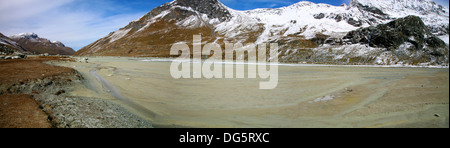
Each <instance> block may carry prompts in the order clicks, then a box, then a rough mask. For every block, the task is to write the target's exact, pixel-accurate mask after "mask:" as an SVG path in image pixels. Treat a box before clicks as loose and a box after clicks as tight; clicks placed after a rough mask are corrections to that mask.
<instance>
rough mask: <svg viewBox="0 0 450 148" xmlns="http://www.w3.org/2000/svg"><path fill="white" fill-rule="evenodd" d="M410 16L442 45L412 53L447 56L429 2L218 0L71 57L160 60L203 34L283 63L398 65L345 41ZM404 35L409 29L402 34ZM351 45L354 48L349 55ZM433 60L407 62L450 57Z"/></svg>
mask: <svg viewBox="0 0 450 148" xmlns="http://www.w3.org/2000/svg"><path fill="white" fill-rule="evenodd" d="M409 15H415V16H417V17H416V18H418V19H419V20H420V22H422V24H423V26H421V27H423V28H422V29H423V31H422V34H423V35H427V36H428V37H426V39H428V38H430V37H432V39H433V40H441V39H444V42H446V44H447V45H445V44H440V43H442V41H436V43H437V42H438V43H439V44H438V45H432V44H428V43H427V45H425V46H424V47H423V48H422V49H417V50H434V49H435V47H436V48H437V47H439V50H437V51H438V52H440V54H442V55H445V53H443V52H442V51H446V52H447V53H448V31H449V25H448V21H449V9H448V8H447V7H442V6H440V5H437V4H435V3H434V2H432V1H429V0H396V1H391V0H378V1H369V0H352V1H351V2H350V4H349V5H348V6H347V5H345V4H344V5H341V6H332V5H328V4H315V3H312V2H306V1H301V2H299V3H296V4H293V5H291V6H287V7H282V8H277V9H255V10H249V11H238V10H233V9H231V8H228V7H227V6H225V5H223V4H222V3H220V2H219V1H218V0H175V1H172V2H170V3H166V4H164V5H162V6H160V7H157V8H155V9H154V10H152V11H151V12H149V13H148V14H146V15H144V16H143V17H141V18H140V19H138V20H135V21H132V22H130V24H129V25H127V26H125V27H124V28H121V29H119V30H118V31H115V32H112V33H110V34H109V35H107V36H106V37H104V38H101V39H99V40H97V41H96V42H94V43H92V44H90V45H88V46H86V47H84V48H82V49H81V50H79V51H78V52H77V53H76V55H108V56H153V57H166V56H169V50H170V47H171V45H172V44H174V43H178V42H184V43H188V44H192V35H198V34H201V35H202V41H203V42H204V43H206V42H215V43H219V44H221V45H222V46H224V45H223V43H225V42H233V43H238V42H239V43H263V42H276V43H278V44H279V47H280V50H279V57H280V61H282V62H315V63H322V62H324V63H339V64H348V63H355V62H354V61H358V62H356V64H358V63H359V64H391V62H389V63H388V62H381V61H383V60H388V59H389V61H396V60H397V59H399V58H398V57H395V55H393V57H380V56H381V55H379V54H374V55H370V54H371V53H368V52H367V51H368V50H372V49H377V50H380V52H381V53H382V52H385V51H394V50H393V49H388V47H386V46H376V47H375V46H372V45H374V44H370V43H367V45H365V44H366V43H361V42H348V41H346V42H344V40H345V39H348V38H345V37H346V36H348V33H349V32H351V31H355V30H358V29H361V28H367V27H370V28H372V29H373V28H375V29H378V30H379V32H383V31H382V30H383V29H387V28H386V27H381V26H380V27H376V26H377V25H380V24H387V23H389V22H392V21H395V20H398V19H401V18H404V17H407V16H409ZM419 20H417V21H419ZM406 27H413V28H414V27H415V26H406ZM394 28H395V27H394ZM406 31H414V30H408V29H406ZM400 32H402V31H400ZM394 33H398V32H394ZM408 37H409V36H408ZM399 41H405V42H402V43H400V42H399V43H396V46H392V47H393V48H400V47H403V46H400V45H402V44H407V43H406V41H407V40H399ZM408 43H410V42H408ZM397 44H398V45H397ZM349 47H351V48H352V50H350V49H348V48H349ZM362 47H364V48H362ZM429 47H431V48H433V49H429ZM353 49H354V50H355V51H353ZM440 49H445V50H440ZM333 51H342V53H339V54H338V53H335V52H333ZM350 51H352V52H350ZM356 53H364V54H369V55H364V56H367V57H372V59H371V60H352V59H361V55H359V54H356ZM424 54H431V53H428V52H425V53H424ZM238 58H239V57H238ZM373 58H375V60H374V59H373ZM330 59H333V60H330ZM376 59H378V60H376ZM400 59H401V58H400ZM435 60H438V61H434V60H433V59H431V58H430V59H426V60H413V61H416V62H417V61H419V62H418V63H433V64H442V63H448V54H447V55H446V56H444V58H443V59H441V58H437V59H435ZM397 63H406V64H417V63H413V62H411V61H397Z"/></svg>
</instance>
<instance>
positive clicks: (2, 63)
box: [0, 57, 74, 85]
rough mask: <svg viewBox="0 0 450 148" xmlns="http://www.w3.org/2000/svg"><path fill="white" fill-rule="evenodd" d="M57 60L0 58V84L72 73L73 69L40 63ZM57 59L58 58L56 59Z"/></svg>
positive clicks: (50, 58) (51, 58)
mask: <svg viewBox="0 0 450 148" xmlns="http://www.w3.org/2000/svg"><path fill="white" fill-rule="evenodd" d="M50 60H57V59H54V58H53V57H48V58H31V59H16V60H0V84H1V85H4V84H16V83H21V82H24V81H26V80H33V79H41V78H45V77H52V76H57V75H61V74H68V73H74V70H73V69H71V68H66V67H59V66H53V65H48V64H45V63H42V62H44V61H50ZM58 60H59V59H58Z"/></svg>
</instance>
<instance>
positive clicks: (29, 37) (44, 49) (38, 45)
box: [9, 33, 75, 55]
mask: <svg viewBox="0 0 450 148" xmlns="http://www.w3.org/2000/svg"><path fill="white" fill-rule="evenodd" d="M9 38H11V39H12V40H13V41H15V42H17V43H18V44H20V45H21V46H22V47H24V48H25V49H27V51H28V52H30V53H31V54H43V53H48V54H50V55H57V54H59V55H73V54H74V53H75V50H73V49H72V48H70V47H66V46H65V45H64V44H63V43H61V42H59V41H50V40H48V39H46V38H41V37H39V36H38V35H37V34H35V33H21V34H17V35H12V36H10V37H9Z"/></svg>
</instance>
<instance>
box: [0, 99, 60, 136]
mask: <svg viewBox="0 0 450 148" xmlns="http://www.w3.org/2000/svg"><path fill="white" fill-rule="evenodd" d="M51 127H52V125H51V123H50V122H49V120H48V115H46V114H45V113H44V112H43V111H42V110H41V109H39V105H38V102H36V101H35V100H34V99H33V98H32V97H31V95H23V94H19V95H0V128H51Z"/></svg>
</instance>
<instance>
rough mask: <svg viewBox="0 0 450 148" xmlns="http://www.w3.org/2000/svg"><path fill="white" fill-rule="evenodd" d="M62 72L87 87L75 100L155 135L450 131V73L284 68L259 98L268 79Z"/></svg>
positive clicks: (154, 70)
mask: <svg viewBox="0 0 450 148" xmlns="http://www.w3.org/2000/svg"><path fill="white" fill-rule="evenodd" d="M59 65H62V66H67V67H71V68H74V69H76V70H78V71H79V72H80V73H81V74H83V76H84V77H85V79H86V80H87V84H86V86H87V88H84V87H83V88H80V89H78V90H75V91H73V92H70V93H71V94H70V95H73V96H87V97H98V98H104V99H107V100H111V101H114V102H117V103H120V104H122V105H123V106H124V107H125V108H127V109H129V110H130V111H131V112H134V113H135V114H137V115H139V116H141V117H143V118H146V119H147V120H149V121H151V122H152V123H153V125H154V126H155V127H447V128H448V127H449V115H448V114H449V69H434V68H374V67H370V68H369V67H343V66H280V67H279V84H278V87H277V88H276V89H274V90H260V89H258V88H259V82H260V81H264V80H261V79H179V80H176V79H173V78H172V77H171V76H170V73H169V70H170V62H142V61H137V60H133V59H130V58H111V57H104V58H90V60H89V63H60V64H59ZM92 70H94V71H95V73H96V74H97V75H98V76H100V77H102V78H103V79H104V81H107V83H109V84H110V85H111V86H112V87H114V89H116V91H117V92H116V94H113V93H111V90H109V89H111V88H109V87H108V88H109V89H105V84H103V83H102V82H100V81H99V80H98V79H97V78H96V77H94V76H93V75H92V73H91V71H92ZM115 95H119V96H121V98H120V99H117V97H116V96H115ZM130 102H131V103H130ZM436 115H438V116H439V117H437V116H436Z"/></svg>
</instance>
